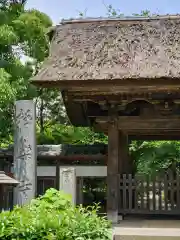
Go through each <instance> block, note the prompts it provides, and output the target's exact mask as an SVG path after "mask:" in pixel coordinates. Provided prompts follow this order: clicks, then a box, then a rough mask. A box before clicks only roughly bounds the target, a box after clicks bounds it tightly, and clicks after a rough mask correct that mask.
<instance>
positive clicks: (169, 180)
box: [119, 171, 180, 215]
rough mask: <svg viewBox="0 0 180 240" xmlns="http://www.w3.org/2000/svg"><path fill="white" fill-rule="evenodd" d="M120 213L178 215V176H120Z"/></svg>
mask: <svg viewBox="0 0 180 240" xmlns="http://www.w3.org/2000/svg"><path fill="white" fill-rule="evenodd" d="M119 201H120V203H119V212H120V213H137V214H139V213H140V214H172V215H173V214H176V215H179V214H180V175H179V173H173V172H171V171H168V172H167V173H164V174H163V175H162V174H158V173H157V175H156V176H154V177H149V176H145V175H138V176H135V177H134V176H133V175H131V174H122V175H120V196H119Z"/></svg>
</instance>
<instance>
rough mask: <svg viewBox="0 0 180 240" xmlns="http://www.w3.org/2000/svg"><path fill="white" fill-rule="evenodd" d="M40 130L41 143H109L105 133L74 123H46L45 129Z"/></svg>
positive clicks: (39, 140) (39, 139) (39, 141)
mask: <svg viewBox="0 0 180 240" xmlns="http://www.w3.org/2000/svg"><path fill="white" fill-rule="evenodd" d="M37 132H38V143H39V144H61V143H64V144H95V143H107V137H106V136H105V135H104V134H103V133H95V132H93V131H91V129H90V128H88V127H87V128H85V127H74V126H72V125H63V124H51V123H49V122H48V123H47V125H45V128H44V131H43V132H42V133H41V132H40V128H38V130H37Z"/></svg>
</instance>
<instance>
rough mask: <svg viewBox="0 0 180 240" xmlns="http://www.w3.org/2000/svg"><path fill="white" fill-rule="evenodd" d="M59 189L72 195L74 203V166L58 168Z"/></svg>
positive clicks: (74, 203) (74, 202)
mask: <svg viewBox="0 0 180 240" xmlns="http://www.w3.org/2000/svg"><path fill="white" fill-rule="evenodd" d="M60 190H62V191H64V192H65V193H67V194H70V195H71V196H72V203H73V205H76V170H75V168H60Z"/></svg>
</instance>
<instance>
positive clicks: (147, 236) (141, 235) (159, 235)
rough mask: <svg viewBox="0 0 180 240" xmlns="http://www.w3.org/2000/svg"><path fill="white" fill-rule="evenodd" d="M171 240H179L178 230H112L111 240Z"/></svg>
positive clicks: (118, 228) (179, 230) (120, 228)
mask: <svg viewBox="0 0 180 240" xmlns="http://www.w3.org/2000/svg"><path fill="white" fill-rule="evenodd" d="M152 239H153V240H173V239H180V228H123V227H115V228H114V229H113V240H152Z"/></svg>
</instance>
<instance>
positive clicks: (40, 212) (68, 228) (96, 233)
mask: <svg viewBox="0 0 180 240" xmlns="http://www.w3.org/2000/svg"><path fill="white" fill-rule="evenodd" d="M97 210H98V207H97V206H94V207H89V208H82V207H73V206H72V205H71V198H70V196H68V195H67V194H65V193H63V192H61V191H57V190H55V189H49V190H47V192H46V193H45V195H44V196H42V197H39V198H37V199H35V200H33V201H32V202H31V203H30V204H29V205H27V206H24V207H15V208H14V210H13V211H11V212H10V211H7V212H2V213H1V214H0V239H1V240H15V239H19V240H26V239H28V240H31V239H38V240H39V239H46V240H72V239H73V240H75V239H76V240H86V239H88V240H100V239H101V240H106V239H107V240H108V239H111V226H110V223H109V222H108V221H107V220H106V219H105V218H102V217H99V216H98V215H97Z"/></svg>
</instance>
